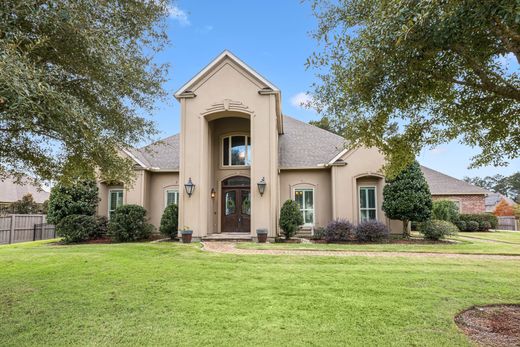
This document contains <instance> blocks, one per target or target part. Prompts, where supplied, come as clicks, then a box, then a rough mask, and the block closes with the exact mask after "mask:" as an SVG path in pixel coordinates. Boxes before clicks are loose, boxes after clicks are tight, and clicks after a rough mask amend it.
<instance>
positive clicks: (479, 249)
mask: <svg viewBox="0 0 520 347" xmlns="http://www.w3.org/2000/svg"><path fill="white" fill-rule="evenodd" d="M465 234H470V233H465ZM474 234H477V233H471V236H473V235H474ZM478 234H490V233H478ZM493 234H495V233H493ZM496 234H498V233H496ZM453 240H455V241H457V243H452V244H397V243H387V244H384V243H383V244H381V243H378V244H323V243H319V244H318V243H268V244H259V243H239V244H238V245H237V247H238V248H249V249H317V250H346V251H360V252H362V251H374V252H423V253H424V252H432V253H452V254H453V253H458V254H503V255H519V256H520V242H519V243H518V244H506V243H491V242H489V241H486V240H479V239H465V238H459V237H454V238H453Z"/></svg>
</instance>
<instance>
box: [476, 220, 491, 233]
mask: <svg viewBox="0 0 520 347" xmlns="http://www.w3.org/2000/svg"><path fill="white" fill-rule="evenodd" d="M489 229H491V223H489V222H488V221H487V220H485V221H482V222H480V223H478V230H480V231H489Z"/></svg>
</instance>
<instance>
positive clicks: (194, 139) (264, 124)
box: [179, 58, 278, 237]
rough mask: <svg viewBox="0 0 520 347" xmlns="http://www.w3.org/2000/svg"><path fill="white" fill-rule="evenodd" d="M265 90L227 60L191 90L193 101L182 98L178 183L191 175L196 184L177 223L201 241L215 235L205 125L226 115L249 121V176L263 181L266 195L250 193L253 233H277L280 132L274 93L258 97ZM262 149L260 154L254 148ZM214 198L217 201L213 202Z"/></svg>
mask: <svg viewBox="0 0 520 347" xmlns="http://www.w3.org/2000/svg"><path fill="white" fill-rule="evenodd" d="M264 87H266V85H264V84H263V83H261V82H260V81H259V80H257V79H255V78H254V77H253V76H252V75H250V74H248V73H247V72H246V71H245V70H244V69H242V68H241V67H240V66H238V65H237V64H236V63H234V62H233V61H232V60H230V59H227V58H226V59H225V60H224V61H222V62H221V63H220V64H218V65H217V66H215V68H214V69H213V70H212V71H211V72H209V73H208V75H207V76H205V77H204V78H202V79H201V80H199V81H198V82H196V83H195V85H193V86H191V87H190V90H192V91H193V92H194V93H195V94H196V97H195V98H188V99H184V98H183V99H181V137H180V144H181V163H180V167H181V171H180V181H181V182H185V181H187V180H188V178H189V177H191V178H192V181H193V182H194V183H195V184H196V189H195V192H194V194H193V195H192V196H191V197H187V196H186V194H181V206H180V207H181V208H180V216H179V217H180V223H181V224H183V225H187V226H189V227H190V228H191V229H193V235H194V236H195V237H200V236H204V235H207V234H208V233H211V232H213V231H214V227H215V219H214V217H212V216H211V213H215V209H214V202H213V200H212V199H211V197H210V192H211V188H212V186H213V185H214V184H215V182H216V179H217V177H216V176H214V173H213V169H212V165H213V166H215V163H214V162H213V160H212V154H211V153H212V151H211V147H212V146H211V143H212V136H213V135H212V133H211V129H210V126H209V122H210V121H213V120H215V119H218V118H224V117H230V116H231V117H242V118H245V119H248V120H250V133H251V138H252V147H253V150H252V166H251V169H250V177H251V181H252V182H257V181H258V180H260V179H261V178H262V177H265V179H266V181H267V183H268V184H267V188H266V192H265V194H264V195H263V196H260V194H259V193H258V190H257V189H251V210H252V212H251V214H252V217H251V232H252V233H254V232H255V230H256V229H257V228H268V229H269V231H270V234H271V235H272V236H274V234H275V229H276V211H277V208H278V200H277V189H276V188H277V185H276V182H277V163H278V142H277V141H278V133H277V118H276V110H275V106H276V105H275V103H276V101H275V96H274V95H260V94H259V93H258V91H259V90H261V89H262V88H264ZM255 149H261V150H255ZM188 155H189V158H188ZM217 200H218V199H215V201H217Z"/></svg>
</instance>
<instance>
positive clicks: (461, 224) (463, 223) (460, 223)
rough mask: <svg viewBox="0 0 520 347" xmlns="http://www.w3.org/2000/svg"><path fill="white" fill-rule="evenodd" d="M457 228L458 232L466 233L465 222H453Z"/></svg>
mask: <svg viewBox="0 0 520 347" xmlns="http://www.w3.org/2000/svg"><path fill="white" fill-rule="evenodd" d="M453 224H455V225H456V226H457V228H459V231H466V222H465V221H463V220H457V221H455V222H453Z"/></svg>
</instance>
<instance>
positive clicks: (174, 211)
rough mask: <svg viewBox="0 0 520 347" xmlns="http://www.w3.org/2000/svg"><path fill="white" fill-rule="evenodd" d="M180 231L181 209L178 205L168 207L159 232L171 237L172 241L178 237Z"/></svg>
mask: <svg viewBox="0 0 520 347" xmlns="http://www.w3.org/2000/svg"><path fill="white" fill-rule="evenodd" d="M178 230H179V209H178V208H177V205H175V204H172V205H168V206H166V208H165V209H164V212H163V215H162V217H161V226H160V227H159V231H160V232H161V234H163V235H166V236H169V237H170V238H171V239H174V238H176V237H177V232H178Z"/></svg>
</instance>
